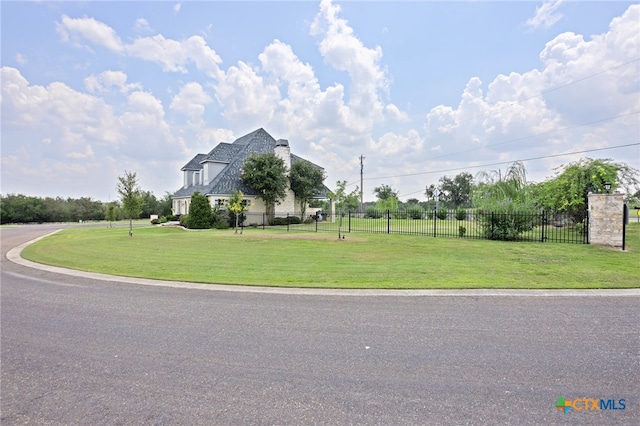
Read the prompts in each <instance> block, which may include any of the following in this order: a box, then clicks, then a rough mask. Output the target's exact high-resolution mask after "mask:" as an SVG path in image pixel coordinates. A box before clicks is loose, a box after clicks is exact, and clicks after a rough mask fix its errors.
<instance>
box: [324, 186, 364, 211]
mask: <svg viewBox="0 0 640 426" xmlns="http://www.w3.org/2000/svg"><path fill="white" fill-rule="evenodd" d="M346 187H347V181H346V180H343V181H337V182H336V190H335V192H331V191H329V193H328V194H327V195H328V196H329V198H330V199H332V200H333V201H334V202H335V205H336V211H337V212H338V214H340V215H344V214H345V213H347V212H350V211H357V210H358V209H359V208H360V189H359V188H358V187H357V186H356V189H354V190H353V191H351V192H350V193H348V194H347V190H346Z"/></svg>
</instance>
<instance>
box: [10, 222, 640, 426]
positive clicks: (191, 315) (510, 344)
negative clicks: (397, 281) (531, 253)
mask: <svg viewBox="0 0 640 426" xmlns="http://www.w3.org/2000/svg"><path fill="white" fill-rule="evenodd" d="M53 229H54V228H53V227H51V226H24V227H17V228H8V229H7V228H5V229H2V230H1V231H0V232H1V242H2V264H1V266H2V273H1V294H0V296H1V307H0V308H1V311H0V314H1V318H0V319H1V339H2V340H1V355H2V358H1V394H0V404H1V405H0V408H1V418H0V422H1V423H2V424H3V425H14V424H203V425H204V424H206V425H210V424H220V425H228V424H238V425H244V424H312V423H319V424H385V425H389V424H399V425H406V424H430V425H433V424H461V423H462V424H497V423H507V424H564V423H580V424H638V423H640V406H639V403H640V385H639V383H640V355H639V350H640V338H639V332H638V330H640V315H639V313H640V295H639V292H637V291H631V292H627V293H624V292H620V293H615V292H614V293H606V292H583V293H577V295H576V292H573V293H569V294H566V293H562V292H557V293H554V292H543V293H527V292H524V293H518V292H513V293H509V292H507V293H505V294H503V295H487V294H482V293H477V294H476V293H473V292H458V293H454V294H456V295H454V296H451V293H438V292H435V293H428V292H422V293H418V295H414V296H411V297H400V296H394V295H387V294H386V293H353V292H351V293H348V294H349V295H348V296H345V295H340V294H339V293H338V292H335V291H332V292H326V293H322V292H317V294H306V293H304V292H303V293H301V294H296V293H295V292H291V294H278V293H270V292H252V291H243V292H238V291H226V290H224V289H223V290H219V291H210V290H202V289H198V288H199V286H191V287H194V288H176V287H166V286H146V285H137V284H132V283H127V282H120V281H119V280H118V279H117V278H113V280H112V281H105V280H102V279H100V280H98V279H95V278H91V277H85V276H82V275H80V276H71V275H66V274H60V273H57V272H51V271H46V270H40V269H32V268H29V267H25V266H22V265H19V264H16V263H13V262H10V261H8V260H7V259H6V254H7V252H8V251H9V249H11V248H13V247H15V246H17V245H19V244H21V243H24V242H26V241H29V240H31V239H33V238H35V237H37V236H41V235H45V234H47V233H48V232H51V231H52V230H53ZM212 268H215V264H213V263H212ZM205 288H212V287H210V286H209V287H205ZM376 294H377V295H376ZM425 294H435V295H437V296H433V295H425ZM404 295H405V296H406V293H405V294H404ZM442 296H445V297H442ZM558 397H564V398H565V399H566V400H574V399H577V398H590V399H601V398H602V399H605V400H607V401H608V400H609V399H613V400H615V402H616V405H615V407H616V408H622V407H621V405H620V403H619V400H620V399H624V400H625V401H624V404H625V409H624V410H622V409H617V410H612V409H607V410H585V409H583V410H581V411H577V410H571V411H569V412H568V413H566V414H565V413H563V412H562V411H560V410H557V409H556V408H555V407H554V405H555V404H556V402H557V400H558ZM575 405H576V407H577V408H582V407H583V406H584V403H581V402H578V403H576V404H575ZM587 406H589V404H588V403H587ZM589 407H590V406H589ZM590 408H591V407H590ZM608 408H612V406H611V405H610V403H609V405H608Z"/></svg>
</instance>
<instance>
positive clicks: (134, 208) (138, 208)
mask: <svg viewBox="0 0 640 426" xmlns="http://www.w3.org/2000/svg"><path fill="white" fill-rule="evenodd" d="M116 190H117V191H118V194H119V195H120V201H121V202H122V209H123V211H124V213H125V215H126V217H127V218H128V219H129V236H133V222H132V219H137V218H139V217H140V213H142V204H143V201H142V197H141V196H140V188H139V187H138V178H137V177H136V174H135V173H133V172H127V171H126V170H125V172H124V176H118V185H117V186H116Z"/></svg>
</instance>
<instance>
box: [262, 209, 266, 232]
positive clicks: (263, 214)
mask: <svg viewBox="0 0 640 426" xmlns="http://www.w3.org/2000/svg"><path fill="white" fill-rule="evenodd" d="M265 214H266V213H262V230H263V231H264V219H265V217H264V216H265Z"/></svg>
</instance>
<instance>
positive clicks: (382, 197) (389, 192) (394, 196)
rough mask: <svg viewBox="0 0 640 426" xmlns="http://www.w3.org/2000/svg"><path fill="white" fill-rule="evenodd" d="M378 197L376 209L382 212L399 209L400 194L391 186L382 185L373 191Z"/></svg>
mask: <svg viewBox="0 0 640 426" xmlns="http://www.w3.org/2000/svg"><path fill="white" fill-rule="evenodd" d="M373 192H374V193H375V194H376V197H378V202H377V203H376V207H378V208H379V209H382V210H396V209H397V208H398V192H397V191H394V190H393V188H391V186H389V185H385V184H382V185H380V186H378V187H375V188H374V189H373Z"/></svg>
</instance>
